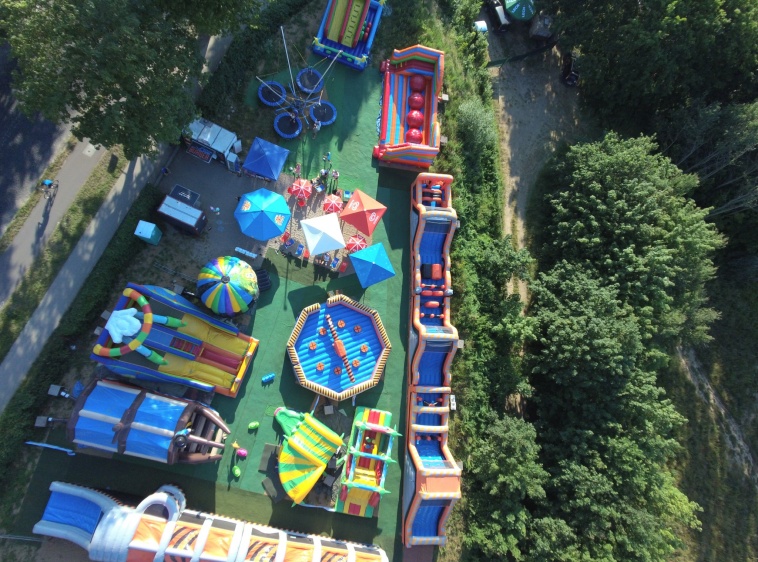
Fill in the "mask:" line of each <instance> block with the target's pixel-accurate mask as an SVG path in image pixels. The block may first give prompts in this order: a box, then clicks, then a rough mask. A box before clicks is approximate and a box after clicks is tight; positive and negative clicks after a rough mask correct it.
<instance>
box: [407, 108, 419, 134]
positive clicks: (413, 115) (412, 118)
mask: <svg viewBox="0 0 758 562" xmlns="http://www.w3.org/2000/svg"><path fill="white" fill-rule="evenodd" d="M405 119H406V121H407V122H408V126H409V127H413V128H415V129H418V128H420V127H421V125H423V124H424V114H423V113H421V112H420V111H419V110H418V109H413V110H411V111H409V112H408V115H407V116H406V118H405Z"/></svg>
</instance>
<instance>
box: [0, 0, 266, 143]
mask: <svg viewBox="0 0 758 562" xmlns="http://www.w3.org/2000/svg"><path fill="white" fill-rule="evenodd" d="M256 1H257V0H243V1H242V2H237V3H235V6H234V8H233V9H232V7H231V6H230V3H229V2H227V1H225V0H209V1H208V2H194V1H193V2H176V1H174V0H163V1H159V2H153V1H150V0H84V1H78V0H76V1H75V0H14V1H12V2H10V3H9V5H8V6H7V11H6V12H4V17H5V18H6V21H5V22H4V23H3V25H4V28H5V29H6V30H7V32H8V35H9V41H10V44H11V48H12V53H13V56H15V57H16V58H17V59H18V69H17V72H16V73H15V76H14V87H15V89H16V92H17V96H18V98H19V100H20V101H21V103H22V108H23V109H24V110H25V111H27V112H32V113H33V112H37V111H39V112H41V113H42V114H43V115H44V116H45V117H46V118H48V119H50V120H52V121H55V122H63V121H69V120H70V121H72V122H73V125H74V127H73V131H74V133H75V134H76V135H77V137H79V138H84V137H88V138H90V139H91V141H92V142H93V143H95V144H102V145H104V146H106V147H110V146H113V145H116V144H121V145H123V147H124V152H125V154H126V156H127V157H128V158H133V157H135V156H138V155H140V154H144V153H149V152H151V151H153V150H154V149H155V148H156V147H157V145H158V143H160V142H167V141H175V140H176V139H178V138H179V135H180V133H181V130H182V128H183V127H184V126H186V125H187V124H188V123H189V122H190V121H191V120H192V119H193V118H194V116H195V114H196V110H195V106H194V102H193V98H192V88H193V84H194V81H195V80H198V79H199V78H200V76H201V72H202V68H203V58H202V57H201V56H200V54H199V53H198V48H197V35H198V33H201V32H202V33H216V32H220V31H224V30H227V29H229V28H230V27H232V26H233V25H234V22H237V21H239V17H238V14H240V13H243V14H247V15H249V16H251V15H252V13H253V9H254V7H255V6H256Z"/></svg>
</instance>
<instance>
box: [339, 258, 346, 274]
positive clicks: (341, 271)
mask: <svg viewBox="0 0 758 562" xmlns="http://www.w3.org/2000/svg"><path fill="white" fill-rule="evenodd" d="M346 269H347V262H346V261H345V260H342V264H341V265H340V269H339V272H340V273H345V270H346Z"/></svg>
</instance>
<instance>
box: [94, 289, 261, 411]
mask: <svg viewBox="0 0 758 562" xmlns="http://www.w3.org/2000/svg"><path fill="white" fill-rule="evenodd" d="M257 347H258V340H256V339H255V338H252V337H250V336H247V335H245V334H243V333H242V332H240V331H239V330H238V329H237V328H235V327H234V326H231V325H229V324H226V323H224V322H221V321H220V320H217V319H215V318H213V317H212V316H210V315H208V314H206V313H204V312H203V311H201V310H200V309H199V308H197V307H196V306H195V305H193V304H192V303H191V302H189V301H188V300H187V299H185V298H184V297H182V296H180V295H177V294H176V293H174V292H172V291H169V290H168V289H164V288H163V287H156V286H153V285H137V284H135V283H129V284H128V285H127V288H126V289H125V290H124V292H123V294H122V296H121V298H120V299H119V301H118V302H117V303H116V306H115V307H114V309H113V312H111V313H110V318H109V319H108V322H107V324H106V325H105V330H103V333H102V334H100V337H99V338H98V340H97V344H96V345H95V347H94V349H93V350H92V355H91V357H92V359H94V360H95V361H97V362H99V363H102V364H103V365H105V366H106V367H107V368H108V370H110V371H112V372H114V373H116V374H118V375H120V376H123V377H126V378H132V379H141V380H152V381H164V382H172V383H179V384H183V385H185V386H189V387H191V388H197V389H199V390H202V391H204V392H218V393H219V394H223V395H225V396H231V397H234V396H236V395H237V393H238V392H239V389H240V386H241V384H242V380H243V379H244V377H245V375H246V373H247V371H248V368H249V366H250V363H251V361H252V359H253V355H254V354H255V350H256V349H257Z"/></svg>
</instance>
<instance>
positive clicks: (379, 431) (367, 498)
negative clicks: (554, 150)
mask: <svg viewBox="0 0 758 562" xmlns="http://www.w3.org/2000/svg"><path fill="white" fill-rule="evenodd" d="M391 422H392V414H391V413H390V412H385V411H383V410H374V409H373V408H366V407H363V406H360V407H358V408H357V409H356V410H355V418H354V419H353V428H352V430H351V432H350V441H348V454H347V458H346V461H345V466H344V469H343V471H342V480H341V483H340V495H339V498H338V500H337V503H336V505H335V507H334V511H338V512H341V513H347V514H348V515H357V516H359V517H373V516H374V515H375V514H376V510H377V509H378V507H379V500H381V499H382V496H383V495H384V494H388V493H389V492H388V491H387V490H386V489H385V488H384V481H385V480H386V478H387V468H388V466H389V465H390V464H391V463H394V462H395V461H394V460H393V459H392V458H390V454H391V453H392V444H393V441H394V439H395V437H397V436H399V435H400V434H399V433H398V432H396V431H395V430H394V429H392V427H390V423H391Z"/></svg>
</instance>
